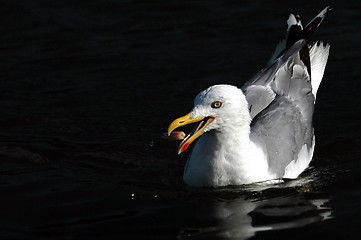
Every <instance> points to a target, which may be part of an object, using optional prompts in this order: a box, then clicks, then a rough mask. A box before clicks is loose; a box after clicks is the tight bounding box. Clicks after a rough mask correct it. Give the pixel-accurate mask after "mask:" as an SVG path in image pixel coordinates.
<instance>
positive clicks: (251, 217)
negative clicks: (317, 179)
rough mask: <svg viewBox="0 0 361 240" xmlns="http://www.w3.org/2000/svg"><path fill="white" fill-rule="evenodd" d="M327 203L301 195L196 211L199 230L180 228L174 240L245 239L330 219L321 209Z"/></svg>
mask: <svg viewBox="0 0 361 240" xmlns="http://www.w3.org/2000/svg"><path fill="white" fill-rule="evenodd" d="M328 201H329V199H311V200H308V199H306V198H305V197H304V196H303V195H298V194H295V195H292V196H283V197H275V198H271V199H265V200H257V201H252V200H249V199H248V200H247V199H243V198H241V199H237V200H233V201H229V202H217V203H214V204H210V205H206V206H203V207H200V208H199V209H198V210H197V212H196V217H197V219H198V221H199V223H198V224H200V225H205V226H202V227H194V226H187V227H183V228H181V230H180V232H179V234H178V239H187V238H189V237H195V236H198V237H199V238H201V239H209V238H210V237H212V238H214V239H216V238H217V239H248V238H250V237H252V236H254V235H255V234H256V233H257V232H260V231H274V230H284V229H289V228H297V227H302V226H306V225H309V224H312V223H317V222H320V221H324V220H326V219H330V218H331V213H332V210H331V209H330V208H329V207H327V206H325V204H326V203H327V202H328ZM197 239H198V238H197Z"/></svg>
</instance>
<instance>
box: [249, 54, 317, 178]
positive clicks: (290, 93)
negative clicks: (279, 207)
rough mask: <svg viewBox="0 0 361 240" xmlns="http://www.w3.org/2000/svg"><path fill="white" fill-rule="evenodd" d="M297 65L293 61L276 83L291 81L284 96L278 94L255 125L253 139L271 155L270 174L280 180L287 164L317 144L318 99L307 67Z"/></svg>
mask: <svg viewBox="0 0 361 240" xmlns="http://www.w3.org/2000/svg"><path fill="white" fill-rule="evenodd" d="M293 62H294V61H293V59H290V61H289V64H287V65H286V66H284V67H283V68H282V69H281V70H280V71H279V73H278V74H277V75H276V77H275V83H276V84H277V83H278V82H282V83H285V82H288V87H287V88H285V89H282V90H283V94H282V95H276V97H275V99H274V100H273V101H272V102H271V103H270V104H269V105H268V107H266V108H265V109H264V110H263V111H261V112H260V113H259V114H258V115H257V116H256V117H255V118H254V119H253V120H252V125H251V140H252V141H253V142H254V143H256V144H257V145H258V146H260V147H261V148H262V149H263V150H264V151H265V153H267V155H268V161H269V166H270V171H271V172H273V173H276V174H277V176H278V177H282V176H284V173H285V168H286V167H287V165H288V164H289V163H290V162H291V161H293V160H297V156H298V153H299V152H300V150H301V148H302V147H303V146H304V145H306V146H307V150H309V149H310V148H311V146H312V141H313V127H312V115H313V110H314V100H315V98H314V95H313V94H312V87H311V82H310V80H309V76H308V74H307V68H306V66H301V65H298V64H294V63H293ZM276 84H275V85H276ZM280 85H281V84H280ZM282 86H283V85H282Z"/></svg>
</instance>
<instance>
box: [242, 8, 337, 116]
mask: <svg viewBox="0 0 361 240" xmlns="http://www.w3.org/2000/svg"><path fill="white" fill-rule="evenodd" d="M330 11H331V8H330V7H326V8H325V9H323V10H322V11H321V12H320V13H319V14H318V15H317V16H316V17H315V18H314V19H312V20H311V22H309V23H308V24H307V26H306V27H305V28H304V29H303V28H302V25H301V21H300V18H299V16H294V15H293V14H290V16H289V18H288V21H287V24H288V29H287V34H286V40H283V41H281V42H280V43H279V44H278V45H277V47H276V50H275V52H274V54H273V56H272V57H271V59H270V61H269V62H268V64H267V66H266V67H265V68H264V69H262V70H261V71H260V72H259V73H257V74H256V75H255V76H254V77H253V78H251V79H250V80H249V81H247V82H246V83H245V84H244V85H243V87H242V90H243V91H244V94H245V96H246V98H247V101H248V103H249V108H250V113H251V117H252V118H253V117H254V116H256V115H257V114H258V113H260V112H261V111H262V110H263V109H264V108H266V107H267V106H268V105H269V104H270V103H271V102H272V101H273V100H274V98H275V96H276V94H280V93H279V92H278V91H277V89H275V88H274V86H275V84H274V81H275V79H276V75H277V74H279V69H280V68H282V67H283V66H284V65H285V64H286V63H287V62H289V59H290V58H292V57H293V56H294V55H295V54H298V55H299V59H300V61H301V62H302V64H303V65H304V66H306V68H307V74H308V75H309V76H311V62H310V54H309V53H310V51H309V48H308V46H307V44H306V43H307V40H308V39H309V38H310V36H311V35H312V33H313V32H314V31H315V30H316V29H317V28H318V27H319V25H320V24H321V22H322V21H323V19H324V17H325V16H326V15H327V14H328V13H329V12H330ZM326 60H327V59H326ZM324 66H325V65H324ZM324 66H323V69H324ZM319 72H321V71H319ZM322 73H323V71H322ZM318 77H319V76H318ZM321 78H322V75H321ZM318 85H319V84H318ZM255 86H257V87H255ZM316 91H317V90H316Z"/></svg>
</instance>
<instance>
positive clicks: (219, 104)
mask: <svg viewBox="0 0 361 240" xmlns="http://www.w3.org/2000/svg"><path fill="white" fill-rule="evenodd" d="M222 104H223V103H222V102H221V101H214V102H213V103H212V104H211V107H212V108H220V107H222Z"/></svg>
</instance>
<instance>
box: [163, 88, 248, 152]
mask: <svg viewBox="0 0 361 240" xmlns="http://www.w3.org/2000/svg"><path fill="white" fill-rule="evenodd" d="M250 121H251V118H250V116H249V111H248V103H247V100H246V98H245V96H244V94H243V92H242V90H241V89H239V88H237V87H235V86H231V85H214V86H211V87H209V88H207V89H206V90H204V91H202V92H200V93H199V94H198V95H197V96H196V98H195V99H194V107H193V109H192V111H191V112H190V113H188V114H187V115H185V116H183V117H180V118H177V119H176V120H174V121H173V122H172V123H171V124H170V125H169V127H168V135H170V134H171V133H172V131H173V130H174V129H176V128H178V127H181V126H184V125H187V124H190V123H194V122H199V123H198V125H197V126H196V127H195V128H194V129H193V130H192V131H191V132H190V133H189V134H188V135H187V137H186V138H185V139H184V140H183V141H182V143H181V144H180V145H179V149H178V154H180V153H182V152H184V151H185V150H186V149H187V148H188V146H189V145H190V144H191V143H192V142H193V141H194V140H195V139H197V138H198V137H199V136H201V135H202V134H203V133H205V132H208V131H211V130H219V131H222V129H232V128H233V127H234V126H235V125H239V124H248V125H249V123H250Z"/></svg>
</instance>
